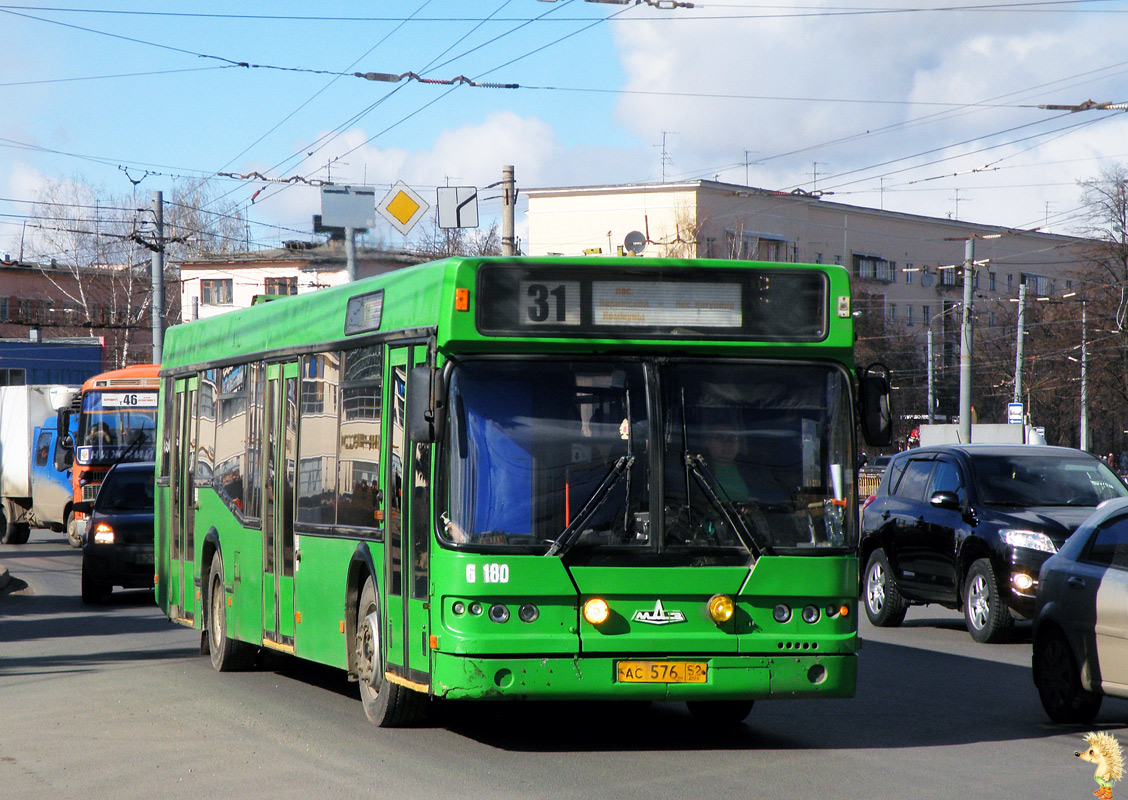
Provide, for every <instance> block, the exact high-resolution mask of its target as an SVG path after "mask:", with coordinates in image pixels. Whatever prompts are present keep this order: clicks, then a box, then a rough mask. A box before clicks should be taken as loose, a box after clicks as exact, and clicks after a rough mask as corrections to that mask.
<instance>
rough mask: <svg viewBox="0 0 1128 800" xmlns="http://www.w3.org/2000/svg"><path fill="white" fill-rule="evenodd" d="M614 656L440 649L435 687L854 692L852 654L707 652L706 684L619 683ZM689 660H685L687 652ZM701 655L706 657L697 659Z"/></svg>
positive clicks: (489, 693)
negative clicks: (486, 654) (475, 654)
mask: <svg viewBox="0 0 1128 800" xmlns="http://www.w3.org/2000/svg"><path fill="white" fill-rule="evenodd" d="M619 660H621V659H618V658H614V657H602V658H544V657H540V658H489V659H485V658H483V659H469V658H459V657H457V656H451V655H447V654H436V655H435V658H434V665H433V670H432V675H431V680H432V684H431V690H432V692H433V693H434V694H435V695H436V696H439V697H446V698H449V699H454V700H461V699H487V700H489V699H493V700H533V699H536V700H747V699H751V700H762V699H771V698H776V699H778V698H786V697H853V696H854V686H855V684H856V682H857V671H858V663H857V656H854V655H839V656H835V655H831V656H819V655H799V656H795V655H792V654H787V655H781V656H774V657H767V656H765V657H748V656H735V657H734V656H717V657H713V658H708V659H704V661H705V662H706V664H707V668H708V678H707V681H706V682H705V683H620V682H618V681H617V680H616V678H615V676H616V662H617V661H619ZM683 660H687V659H683ZM697 660H700V659H697Z"/></svg>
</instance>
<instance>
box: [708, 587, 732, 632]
mask: <svg viewBox="0 0 1128 800" xmlns="http://www.w3.org/2000/svg"><path fill="white" fill-rule="evenodd" d="M735 612H736V603H734V602H733V601H732V598H731V597H729V596H728V595H727V594H715V595H713V596H712V597H710V598H709V617H710V618H711V619H712V620H713V622H716V623H717V624H718V625H719V624H720V623H722V622H728V621H729V620H730V619H732V615H733V613H735Z"/></svg>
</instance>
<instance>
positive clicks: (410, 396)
mask: <svg viewBox="0 0 1128 800" xmlns="http://www.w3.org/2000/svg"><path fill="white" fill-rule="evenodd" d="M432 374H433V370H432V369H431V368H430V367H429V366H427V365H426V364H420V365H419V366H416V367H412V368H411V369H410V370H408V372H407V408H406V413H405V416H406V418H405V421H404V422H405V425H406V427H407V431H406V433H407V438H408V441H411V442H415V443H417V444H429V443H431V442H434V441H435V411H434V406H433V404H432V401H431V387H432V381H431V376H432Z"/></svg>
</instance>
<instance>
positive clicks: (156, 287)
mask: <svg viewBox="0 0 1128 800" xmlns="http://www.w3.org/2000/svg"><path fill="white" fill-rule="evenodd" d="M149 205H150V206H151V208H152V210H153V221H154V223H155V225H156V236H155V237H154V245H155V246H154V247H153V259H152V272H151V273H150V277H151V280H152V285H153V302H152V303H151V304H150V305H151V307H152V325H153V363H154V364H159V363H161V359H162V358H163V357H164V316H165V285H164V247H165V242H164V196H163V195H162V194H161V193H160V192H156V191H155V192H152V193H151V194H150V195H149Z"/></svg>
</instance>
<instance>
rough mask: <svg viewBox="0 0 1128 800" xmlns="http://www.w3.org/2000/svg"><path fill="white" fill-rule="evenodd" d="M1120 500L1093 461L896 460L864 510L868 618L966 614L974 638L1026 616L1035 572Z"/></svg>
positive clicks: (1010, 456)
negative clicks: (924, 609) (922, 606)
mask: <svg viewBox="0 0 1128 800" xmlns="http://www.w3.org/2000/svg"><path fill="white" fill-rule="evenodd" d="M1125 496H1128V488H1125V486H1124V484H1123V483H1121V481H1120V479H1119V478H1117V477H1116V475H1114V474H1113V473H1112V471H1111V470H1109V469H1108V467H1106V466H1105V465H1104V464H1103V463H1101V461H1100V460H1099V459H1097V458H1095V457H1094V456H1092V455H1091V454H1089V453H1086V452H1084V451H1081V450H1073V449H1070V448H1066V447H1038V446H1034V445H990V444H967V445H938V446H935V447H921V448H917V449H914V450H906V451H905V452H903V453H898V454H897V455H896V456H894V458H893V459H892V460H891V461H890V462H889V465H888V467H887V468H886V470H885V474H884V475H883V476H882V479H881V483H880V485H879V486H878V489H877V495H876V496H875V497H874V498H873V500H872V501H871V502H869V503H867V505H866V507H865V508H864V509H863V510H862V536H861V543H860V553H859V557H860V562H861V563H862V564H865V568H864V570H865V571H864V572H863V574H862V591H863V594H864V600H865V608H866V616H868V617H869V619H870V622H872V623H873V624H874V625H880V626H895V625H899V624H901V621H902V620H903V619H904V618H905V611H906V610H907V608H908V606H909V605H911V604H918V603H939V604H940V605H943V606H947V607H948V608H962V609H963V611H964V617H965V618H966V620H967V629H968V632H969V633H970V634H971V636H972V638H973V639H975V640H976V641H979V642H993V641H998V640H999V639H1001V638H1002V637H1003V635H1004V633H1005V632H1006V630H1007V628H1008V627H1009V625H1010V623H1011V620H1012V613H1013V614H1014V615H1017V616H1020V617H1024V618H1028V617H1030V616H1032V615H1033V613H1034V595H1035V593H1036V591H1037V588H1038V570H1039V569H1040V568H1041V566H1042V563H1043V562H1044V561H1045V560H1046V559H1047V558H1049V557H1050V556H1051V555H1052V554H1053V553H1055V552H1057V549H1058V548H1059V547H1061V545H1062V544H1063V543H1064V542H1065V540H1066V538H1067V537H1068V536H1069V534H1070V533H1072V532H1073V531H1074V530H1075V529H1076V528H1077V526H1078V525H1080V524H1081V523H1082V522H1084V520H1085V518H1086V517H1088V516H1089V514H1091V513H1092V511H1093V509H1094V508H1095V507H1096V505H1097V504H1098V503H1100V502H1102V501H1104V500H1108V499H1110V498H1113V497H1125Z"/></svg>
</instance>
